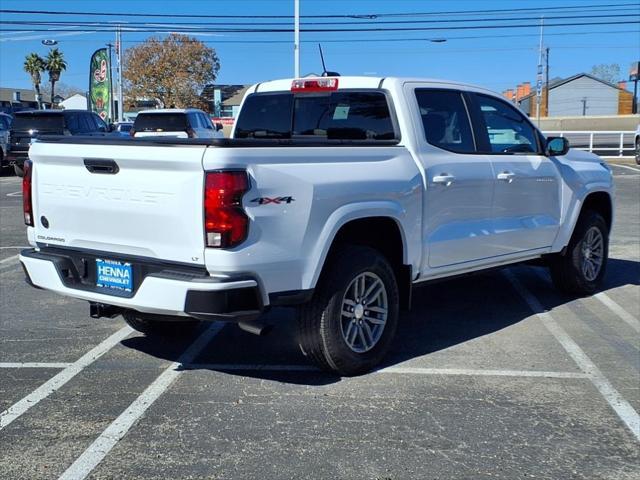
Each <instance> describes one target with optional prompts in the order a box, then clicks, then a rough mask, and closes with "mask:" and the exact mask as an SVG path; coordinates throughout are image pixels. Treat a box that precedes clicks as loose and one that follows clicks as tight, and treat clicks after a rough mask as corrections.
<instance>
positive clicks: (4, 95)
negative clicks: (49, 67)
mask: <svg viewBox="0 0 640 480" xmlns="http://www.w3.org/2000/svg"><path fill="white" fill-rule="evenodd" d="M14 92H20V100H21V101H23V102H35V101H36V92H35V90H31V89H28V88H6V87H0V102H13V93H14Z"/></svg>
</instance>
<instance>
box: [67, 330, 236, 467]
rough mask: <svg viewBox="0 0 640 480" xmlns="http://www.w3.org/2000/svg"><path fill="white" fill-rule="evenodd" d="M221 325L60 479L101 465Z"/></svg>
mask: <svg viewBox="0 0 640 480" xmlns="http://www.w3.org/2000/svg"><path fill="white" fill-rule="evenodd" d="M222 327H223V325H222V324H213V325H212V326H211V327H209V328H208V329H207V330H205V331H204V332H203V333H202V334H200V336H199V337H198V338H197V339H196V340H195V341H194V342H193V343H192V344H191V345H190V346H189V348H187V349H186V350H185V351H184V353H183V354H182V355H180V358H178V361H176V362H173V363H172V364H171V365H169V366H168V367H167V368H166V370H164V371H163V372H162V373H161V374H160V376H159V377H157V378H156V379H155V380H154V381H153V383H151V385H149V386H148V387H147V389H146V390H145V391H144V392H142V393H141V394H140V396H139V397H138V398H136V399H135V400H134V401H133V403H132V404H131V405H129V407H128V408H127V409H126V410H125V411H124V412H122V413H121V414H120V416H119V417H118V418H116V419H115V420H114V421H113V423H111V425H109V426H108V427H107V428H106V429H105V430H104V431H103V432H102V433H101V434H100V436H99V437H98V438H97V439H96V440H95V441H94V442H93V443H92V444H91V445H90V446H89V448H87V449H86V450H85V451H84V452H83V453H82V455H80V456H79V457H78V458H77V459H76V461H75V462H73V463H72V464H71V466H70V467H69V468H68V469H67V470H66V471H65V472H64V473H63V474H62V475H60V478H59V480H71V479H73V480H81V479H84V478H86V477H87V475H89V473H91V471H92V470H93V469H94V468H95V467H96V466H97V465H98V464H99V463H100V462H101V461H102V459H103V458H104V457H106V456H107V454H108V453H109V452H110V451H111V449H112V448H113V447H114V446H115V445H116V444H117V443H118V442H119V441H120V440H121V439H122V438H123V437H124V436H125V435H126V434H127V432H128V431H129V429H130V428H131V427H132V426H133V424H134V423H135V422H136V421H137V420H138V419H139V418H140V417H141V416H142V415H144V412H146V411H147V409H148V408H149V407H150V406H151V405H153V403H154V402H155V401H156V400H157V399H158V398H159V397H160V395H162V394H163V393H164V392H165V391H166V390H167V389H168V388H169V387H170V386H171V384H172V383H173V382H174V381H175V380H176V379H177V378H178V376H179V375H180V374H181V373H182V372H183V371H184V370H181V369H180V367H181V366H182V365H183V364H186V363H189V362H192V361H193V359H194V358H195V357H196V356H197V355H198V354H199V353H200V352H201V351H202V349H203V348H204V347H206V346H207V344H208V343H209V342H210V341H211V340H212V339H213V337H214V336H216V335H217V333H218V332H219V331H220V330H221V329H222Z"/></svg>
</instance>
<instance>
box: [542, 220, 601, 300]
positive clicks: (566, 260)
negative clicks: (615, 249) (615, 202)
mask: <svg viewBox="0 0 640 480" xmlns="http://www.w3.org/2000/svg"><path fill="white" fill-rule="evenodd" d="M608 256H609V228H608V227H607V223H606V222H605V220H604V218H603V217H602V215H600V214H599V213H597V212H594V211H591V210H587V211H585V212H582V213H581V214H580V218H579V219H578V223H577V225H576V228H575V230H574V232H573V235H572V237H571V241H570V242H569V245H568V247H567V250H566V252H565V254H564V255H557V256H556V257H555V258H553V259H552V261H551V264H550V270H551V278H552V279H553V283H554V284H555V285H556V287H558V288H559V289H560V290H563V291H565V292H569V293H577V294H581V295H591V294H593V293H595V291H596V290H597V289H598V287H599V285H600V283H601V282H602V279H603V278H604V274H605V270H606V266H607V259H608Z"/></svg>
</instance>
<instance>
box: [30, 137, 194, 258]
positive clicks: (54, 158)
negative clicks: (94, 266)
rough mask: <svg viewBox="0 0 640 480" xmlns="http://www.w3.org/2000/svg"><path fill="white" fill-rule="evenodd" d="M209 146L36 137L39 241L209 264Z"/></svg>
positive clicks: (35, 195)
mask: <svg viewBox="0 0 640 480" xmlns="http://www.w3.org/2000/svg"><path fill="white" fill-rule="evenodd" d="M205 148H206V147H204V146H202V145H173V146H168V145H161V146H156V145H140V144H137V143H135V142H133V141H132V142H131V145H126V146H125V145H122V144H121V145H108V144H106V145H96V144H65V143H42V142H37V143H35V144H34V145H32V146H31V149H30V152H29V156H30V158H31V160H32V161H33V163H34V168H33V177H32V179H33V180H32V182H33V204H34V205H33V208H34V227H35V240H36V242H38V243H39V244H47V245H55V246H64V247H72V248H76V249H89V250H94V251H98V252H113V253H117V254H120V255H121V256H122V255H125V256H126V255H131V256H134V255H135V256H143V257H149V258H154V259H159V260H163V261H173V262H183V263H188V264H194V265H202V264H204V237H203V206H202V194H203V176H204V174H203V169H202V156H203V153H204V150H205Z"/></svg>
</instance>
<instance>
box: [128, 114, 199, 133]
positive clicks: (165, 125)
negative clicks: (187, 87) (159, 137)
mask: <svg viewBox="0 0 640 480" xmlns="http://www.w3.org/2000/svg"><path fill="white" fill-rule="evenodd" d="M188 126H189V125H188V124H187V116H186V114H184V113H163V112H159V113H140V114H138V116H137V117H136V120H135V122H134V125H133V128H134V129H135V131H136V132H184V131H186V130H187V128H188Z"/></svg>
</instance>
